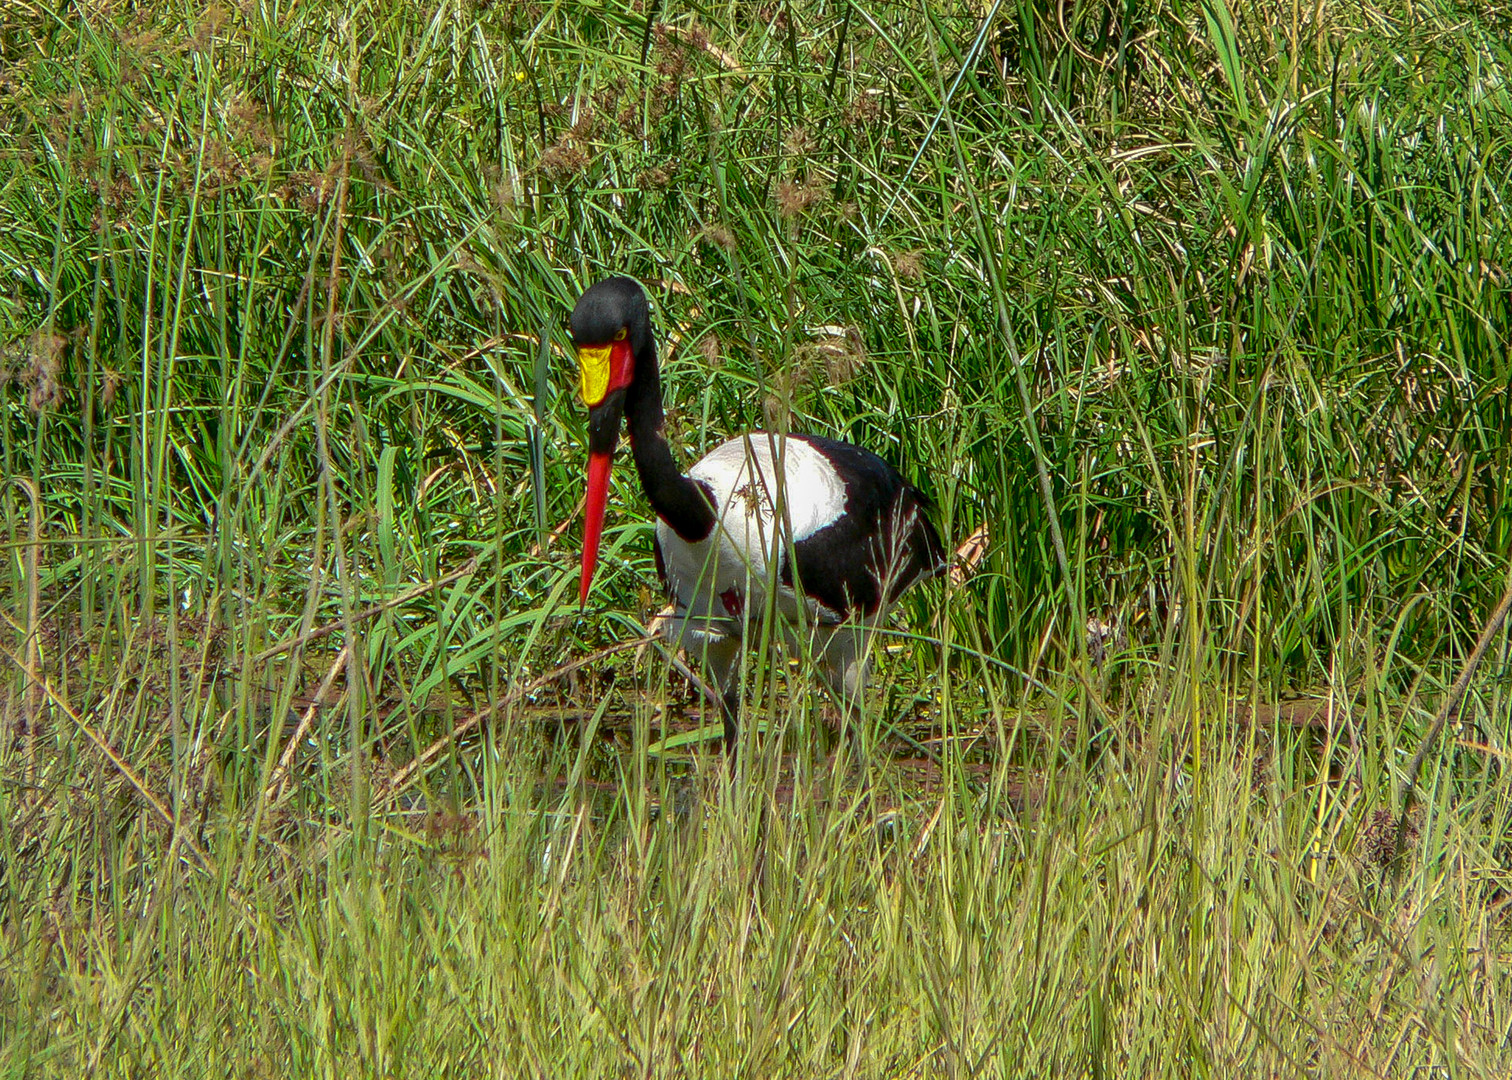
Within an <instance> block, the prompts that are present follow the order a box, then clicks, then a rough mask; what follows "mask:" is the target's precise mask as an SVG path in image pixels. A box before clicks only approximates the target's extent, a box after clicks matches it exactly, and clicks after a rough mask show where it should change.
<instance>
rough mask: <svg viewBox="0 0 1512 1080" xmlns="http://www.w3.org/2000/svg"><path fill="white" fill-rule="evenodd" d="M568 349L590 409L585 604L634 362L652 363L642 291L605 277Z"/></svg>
mask: <svg viewBox="0 0 1512 1080" xmlns="http://www.w3.org/2000/svg"><path fill="white" fill-rule="evenodd" d="M572 344H573V347H574V348H575V349H576V350H577V359H578V375H579V379H580V389H581V391H582V395H583V404H585V405H587V406H588V500H587V504H586V513H585V521H584V525H583V576H582V579H581V581H580V582H579V585H578V602H579V603H587V601H588V587H589V585H591V584H592V583H593V568H594V567H595V566H596V565H597V563H598V550H599V538H600V537H601V536H602V535H603V531H604V505H605V503H606V502H607V501H608V499H609V471H610V468H611V466H612V465H613V462H614V448H615V445H616V444H617V443H618V442H619V429H620V418H621V417H622V416H623V415H624V412H625V397H626V395H627V393H628V392H629V390H630V388H631V385H632V384H633V383H634V382H635V376H636V370H635V369H636V364H637V358H640V362H641V363H642V364H645V365H647V366H651V365H654V364H655V355H656V353H655V347H654V346H653V344H652V341H651V309H650V305H649V304H648V303H647V302H646V293H645V291H644V290H643V289H642V288H641V287H640V285H639V284H638V283H636V282H635V281H633V280H632V279H630V278H627V277H612V278H606V279H604V280H603V281H600V282H599V283H598V284H597V285H593V286H590V287H589V289H588V291H587V292H585V293H583V295H582V296H580V297H579V298H578V302H577V306H576V307H574V308H573V309H572Z"/></svg>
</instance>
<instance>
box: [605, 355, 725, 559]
mask: <svg viewBox="0 0 1512 1080" xmlns="http://www.w3.org/2000/svg"><path fill="white" fill-rule="evenodd" d="M648 336H649V335H648ZM625 421H626V427H627V428H628V429H629V432H630V450H631V453H632V454H633V455H634V457H635V468H636V471H637V472H639V473H640V481H641V487H642V488H643V489H644V490H645V492H646V498H647V499H649V500H650V502H651V508H652V509H653V510H655V511H656V513H657V516H658V517H660V518H661V519H662V520H663V521H665V522H666V523H667V524H668V525H670V526H672V531H673V532H675V533H677V535H678V536H680V537H682V538H683V539H684V540H687V541H689V542H690V543H696V542H697V541H699V540H702V539H704V538H705V537H707V536H708V535H709V533H710V532H711V531H713V528H714V510H713V507H712V506H710V504H709V500H708V498H707V497H706V496H705V495H704V493H703V489H702V488H701V487H699V485H698V483H697V482H696V481H693V480H690V479H688V477H686V476H684V475H683V474H682V472H681V470H679V469H678V467H677V462H676V461H674V460H673V458H672V448H671V447H670V446H668V445H667V436H666V432H665V428H666V417H665V414H664V413H663V412H662V398H661V371H660V369H659V368H658V366H657V362H656V345H655V344H654V343H651V342H649V341H647V342H646V344H645V345H644V346H643V347H642V348H640V349H637V350H636V356H635V377H634V379H633V380H632V381H631V383H630V385H629V386H628V387H626V392H625Z"/></svg>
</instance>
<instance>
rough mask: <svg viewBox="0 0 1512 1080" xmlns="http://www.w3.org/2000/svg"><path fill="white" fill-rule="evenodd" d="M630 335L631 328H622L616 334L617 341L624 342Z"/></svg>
mask: <svg viewBox="0 0 1512 1080" xmlns="http://www.w3.org/2000/svg"><path fill="white" fill-rule="evenodd" d="M629 335H630V329H629V327H625V326H622V327H620V328H619V329H618V330H617V331H615V334H614V340H615V341H624V340H625V338H627V337H628V336H629Z"/></svg>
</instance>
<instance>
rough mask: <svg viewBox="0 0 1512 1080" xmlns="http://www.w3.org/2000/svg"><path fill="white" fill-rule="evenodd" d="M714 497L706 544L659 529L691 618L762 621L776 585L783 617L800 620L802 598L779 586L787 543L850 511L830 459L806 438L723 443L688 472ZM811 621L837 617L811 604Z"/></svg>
mask: <svg viewBox="0 0 1512 1080" xmlns="http://www.w3.org/2000/svg"><path fill="white" fill-rule="evenodd" d="M688 475H689V476H690V477H692V478H693V479H694V480H700V481H702V482H704V483H705V484H707V485H708V486H709V488H710V489H711V490H712V492H713V495H714V504H715V512H716V514H717V516H718V522H717V524H716V525H715V527H714V531H713V532H712V533H710V534H709V536H708V538H707V539H705V540H702V541H700V542H698V543H694V544H689V543H688V542H687V541H685V540H683V539H682V538H681V537H679V536H678V535H677V534H676V533H675V532H673V531H672V529H671V527H669V526H668V525H667V523H666V522H664V521H658V522H657V523H656V536H657V540H658V541H659V542H660V544H661V549H662V559H663V562H664V565H665V567H666V571H667V580H668V583H669V584H670V585H671V587H672V590H673V592H674V594H675V595H676V597H677V601H678V606H679V607H680V608H683V609H684V610H686V612H687V614H688V615H689V616H690V617H693V618H695V619H697V618H699V617H702V618H704V619H707V618H715V619H721V620H725V619H738V618H740V617H741V614H742V612H750V613H751V614H752V615H753V616H754V617H758V618H759V617H760V611H761V608H762V606H763V605H764V604H765V602H766V599H767V595H768V590H769V587H770V586H773V585H775V586H776V587H777V590H778V597H777V600H778V610H779V612H781V613H782V614H783V615H785V616H786V617H788V618H790V619H791V618H795V617H796V616H797V612H798V605H799V598H798V597H797V595H796V594H795V593H794V592H793V590H792V589H791V588H788V587H785V586H782V585H781V584H780V571H781V567H782V565H783V562H784V560H785V559H786V556H787V545H788V543H789V541H792V542H797V541H799V540H802V539H804V538H805V537H808V536H810V535H812V534H813V533H815V532H817V531H818V530H820V529H822V528H824V527H825V526H826V525H829V524H832V523H833V522H834V521H835V520H836V519H837V518H839V517H840V515H841V514H843V513H844V512H845V489H844V486H843V485H842V483H841V481H840V477H839V476H837V475H836V473H835V470H834V467H833V466H832V465H831V464H830V462H829V461H828V459H826V458H825V457H824V455H822V454H821V453H819V451H817V450H815V449H814V448H813V447H812V446H810V445H809V444H808V443H807V442H804V441H803V440H801V439H788V438H784V437H783V436H781V435H773V434H770V433H768V432H760V431H758V432H752V433H751V434H750V435H746V436H741V437H739V438H735V439H731V440H729V441H728V442H725V443H722V444H720V445H719V446H717V447H715V448H714V449H713V450H711V451H710V452H709V453H708V454H707V455H705V456H704V457H703V459H702V460H700V461H699V462H698V464H696V465H694V466H693V468H691V469H689V470H688ZM805 607H806V608H807V609H808V610H807V615H808V617H809V618H816V617H817V618H820V619H827V618H829V617H830V616H833V615H834V613H833V612H828V611H827V610H824V609H821V608H820V606H819V605H818V604H817V603H815V602H813V601H812V600H810V601H808V602H807V603H806V604H805Z"/></svg>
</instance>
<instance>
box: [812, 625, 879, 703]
mask: <svg viewBox="0 0 1512 1080" xmlns="http://www.w3.org/2000/svg"><path fill="white" fill-rule="evenodd" d="M868 630H869V627H867V626H866V624H864V623H856V622H845V623H842V624H840V625H839V626H837V627H835V628H834V629H825V630H821V631H820V632H819V639H818V641H817V642H816V644H817V645H818V647H819V655H818V656H817V657H816V659H817V660H818V661H819V669H820V671H821V672H822V673H823V675H824V679H825V681H826V682H828V683H829V686H830V689H831V690H833V691H834V692H835V696H836V697H837V698H838V699H839V700H840V704H841V707H842V708H843V709H844V710H845V711H846V712H847V713H852V712H853V713H855V714H859V713H860V712H861V705H862V701H863V698H864V697H865V695H866V674H867V668H868V667H869V666H870V661H869V658H868V655H867V648H866V638H867V633H868Z"/></svg>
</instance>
